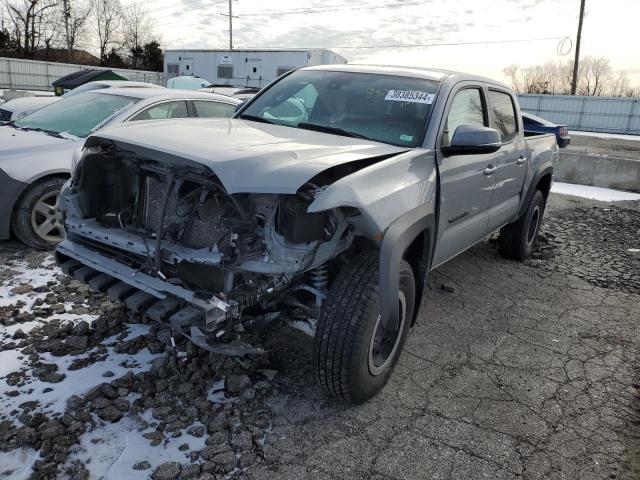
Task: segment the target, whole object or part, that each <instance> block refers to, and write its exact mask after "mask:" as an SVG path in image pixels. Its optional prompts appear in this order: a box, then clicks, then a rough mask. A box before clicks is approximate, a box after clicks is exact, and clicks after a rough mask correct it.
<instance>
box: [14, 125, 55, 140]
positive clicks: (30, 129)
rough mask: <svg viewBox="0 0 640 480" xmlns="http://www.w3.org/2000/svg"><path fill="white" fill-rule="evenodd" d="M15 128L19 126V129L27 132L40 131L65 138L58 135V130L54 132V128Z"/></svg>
mask: <svg viewBox="0 0 640 480" xmlns="http://www.w3.org/2000/svg"><path fill="white" fill-rule="evenodd" d="M17 128H20V129H21V130H26V131H27V132H42V133H46V134H47V135H51V136H52V137H56V138H65V137H63V136H62V135H60V132H56V131H54V130H47V129H44V128H40V127H17Z"/></svg>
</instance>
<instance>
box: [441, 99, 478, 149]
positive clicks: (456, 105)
mask: <svg viewBox="0 0 640 480" xmlns="http://www.w3.org/2000/svg"><path fill="white" fill-rule="evenodd" d="M485 117H486V115H485V108H484V105H483V102H482V94H481V93H480V89H479V88H465V89H464V90H460V91H459V92H458V93H456V96H455V97H454V98H453V102H452V103H451V108H450V109H449V115H448V116H447V130H448V132H449V135H448V136H449V139H451V138H452V137H453V134H454V133H455V131H456V128H458V127H459V126H460V125H479V126H485V120H484V119H485ZM446 143H447V144H448V143H449V141H448V140H447V141H446Z"/></svg>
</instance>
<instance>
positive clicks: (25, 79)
mask: <svg viewBox="0 0 640 480" xmlns="http://www.w3.org/2000/svg"><path fill="white" fill-rule="evenodd" d="M85 68H97V69H100V70H111V71H113V72H114V73H117V74H118V75H121V76H123V77H124V78H126V79H127V80H133V81H137V82H148V83H153V84H156V85H162V86H163V87H164V86H166V85H167V80H166V76H165V74H164V73H162V72H149V71H146V70H127V69H122V68H107V67H94V66H87V65H77V64H73V63H55V62H41V61H38V60H24V59H21V58H6V57H0V88H5V89H19V90H44V91H53V87H52V86H51V83H52V82H53V81H55V80H57V79H58V78H60V77H63V76H64V75H68V74H69V73H73V72H77V71H78V70H83V69H85Z"/></svg>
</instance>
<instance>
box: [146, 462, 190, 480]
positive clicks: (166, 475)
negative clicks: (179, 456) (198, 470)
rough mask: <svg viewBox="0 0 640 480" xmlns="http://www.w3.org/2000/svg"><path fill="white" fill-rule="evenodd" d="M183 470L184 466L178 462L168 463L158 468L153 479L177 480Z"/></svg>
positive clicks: (152, 476)
mask: <svg viewBox="0 0 640 480" xmlns="http://www.w3.org/2000/svg"><path fill="white" fill-rule="evenodd" d="M181 470H182V465H180V464H179V463H178V462H166V463H163V464H162V465H160V466H159V467H158V468H156V470H155V472H153V474H152V475H151V478H153V480H176V479H177V478H178V475H180V471H181Z"/></svg>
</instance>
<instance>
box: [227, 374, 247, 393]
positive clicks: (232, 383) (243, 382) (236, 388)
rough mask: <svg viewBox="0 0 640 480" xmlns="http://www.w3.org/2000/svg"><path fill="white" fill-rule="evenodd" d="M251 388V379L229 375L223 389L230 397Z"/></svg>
mask: <svg viewBox="0 0 640 480" xmlns="http://www.w3.org/2000/svg"><path fill="white" fill-rule="evenodd" d="M250 386H251V379H250V378H249V377H248V376H247V375H229V376H228V377H227V380H226V382H225V388H226V390H227V392H228V393H230V394H231V395H239V394H241V393H242V392H243V391H244V390H246V389H247V388H249V387H250Z"/></svg>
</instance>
